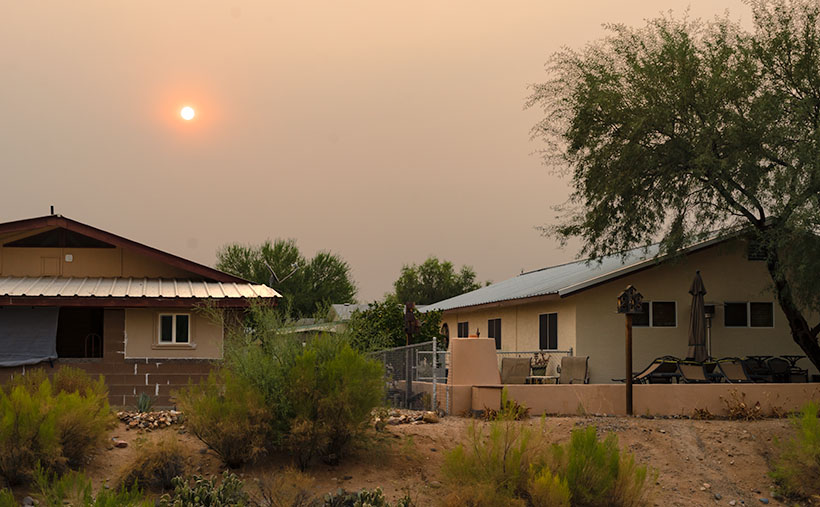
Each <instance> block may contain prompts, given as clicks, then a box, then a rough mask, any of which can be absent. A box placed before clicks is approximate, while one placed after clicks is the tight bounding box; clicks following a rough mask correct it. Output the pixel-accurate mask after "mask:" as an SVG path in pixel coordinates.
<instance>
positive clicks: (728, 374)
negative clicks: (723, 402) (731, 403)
mask: <svg viewBox="0 0 820 507" xmlns="http://www.w3.org/2000/svg"><path fill="white" fill-rule="evenodd" d="M717 367H718V370H719V371H720V372H721V373H722V374H723V378H725V379H726V382H729V383H732V384H742V383H751V382H754V380H752V378H751V377H749V375H748V374H747V373H746V367H745V366H744V363H743V361H741V360H740V359H738V358H736V357H726V358H723V359H721V360H719V361H718V363H717Z"/></svg>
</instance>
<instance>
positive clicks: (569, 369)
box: [558, 356, 589, 384]
mask: <svg viewBox="0 0 820 507" xmlns="http://www.w3.org/2000/svg"><path fill="white" fill-rule="evenodd" d="M558 373H559V377H558V383H559V384H589V356H565V357H562V358H561V369H560V370H558Z"/></svg>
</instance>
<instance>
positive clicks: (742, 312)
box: [723, 302, 774, 327]
mask: <svg viewBox="0 0 820 507" xmlns="http://www.w3.org/2000/svg"><path fill="white" fill-rule="evenodd" d="M723 310H724V313H723V325H724V326H726V327H774V303H771V302H748V303H724V305H723Z"/></svg>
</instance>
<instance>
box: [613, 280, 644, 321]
mask: <svg viewBox="0 0 820 507" xmlns="http://www.w3.org/2000/svg"><path fill="white" fill-rule="evenodd" d="M641 303H643V296H642V295H641V293H640V292H638V290H637V289H635V287H633V286H631V285H630V286H628V287H627V288H626V290H624V291H623V292H621V294H620V295H619V296H618V313H626V314H634V313H643V308H642V307H641Z"/></svg>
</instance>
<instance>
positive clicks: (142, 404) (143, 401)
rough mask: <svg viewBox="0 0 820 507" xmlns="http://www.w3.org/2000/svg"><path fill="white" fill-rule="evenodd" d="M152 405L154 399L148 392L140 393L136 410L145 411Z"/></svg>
mask: <svg viewBox="0 0 820 507" xmlns="http://www.w3.org/2000/svg"><path fill="white" fill-rule="evenodd" d="M153 405H154V399H153V398H151V395H150V394H148V393H140V395H139V397H138V398H137V412H140V413H145V412H149V411H150V410H151V407H152V406H153Z"/></svg>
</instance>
